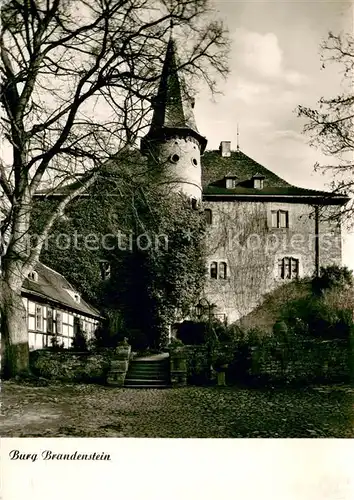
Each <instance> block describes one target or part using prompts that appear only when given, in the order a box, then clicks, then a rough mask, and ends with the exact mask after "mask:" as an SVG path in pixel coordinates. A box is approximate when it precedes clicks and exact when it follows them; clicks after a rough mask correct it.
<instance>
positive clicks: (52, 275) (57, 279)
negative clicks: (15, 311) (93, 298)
mask: <svg viewBox="0 0 354 500" xmlns="http://www.w3.org/2000/svg"><path fill="white" fill-rule="evenodd" d="M35 271H36V272H37V274H38V281H33V280H30V279H28V278H27V279H25V281H24V284H23V287H22V293H23V294H25V295H32V296H35V297H38V298H41V299H46V300H48V301H50V302H54V303H56V304H58V305H62V306H64V307H68V308H69V309H71V310H74V311H75V312H77V313H81V314H85V315H89V316H93V317H96V318H99V317H100V313H99V311H98V310H97V309H95V308H94V307H93V306H91V305H90V304H88V303H87V302H86V301H84V300H83V299H82V298H81V299H80V302H76V301H75V299H74V298H73V297H72V296H71V295H70V294H69V293H68V292H67V290H71V291H72V292H76V290H75V288H74V287H73V286H72V285H71V284H70V283H69V282H68V280H67V279H66V278H64V276H62V275H61V274H60V273H58V272H56V271H54V270H53V269H51V268H50V267H47V266H45V265H44V264H42V263H38V264H37V265H36V267H35Z"/></svg>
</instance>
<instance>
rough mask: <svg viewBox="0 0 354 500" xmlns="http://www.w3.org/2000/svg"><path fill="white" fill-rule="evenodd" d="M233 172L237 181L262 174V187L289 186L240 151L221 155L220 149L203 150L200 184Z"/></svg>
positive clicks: (214, 181) (213, 181) (205, 183)
mask: <svg viewBox="0 0 354 500" xmlns="http://www.w3.org/2000/svg"><path fill="white" fill-rule="evenodd" d="M230 174H233V175H235V176H237V178H238V181H239V183H242V182H245V181H248V180H250V179H252V177H253V176H254V175H264V177H265V179H264V187H267V186H272V187H285V186H290V184H289V183H288V182H286V181H285V180H284V179H281V178H280V177H278V176H277V175H276V174H274V173H273V172H271V171H270V170H268V169H267V168H265V167H263V165H261V164H260V163H258V162H256V161H255V160H252V158H250V157H249V156H247V155H245V154H244V153H242V151H231V155H230V156H225V157H223V156H221V153H220V151H205V153H204V155H203V157H202V184H203V186H207V185H209V184H214V183H216V182H218V181H221V180H222V179H224V177H225V176H227V175H230Z"/></svg>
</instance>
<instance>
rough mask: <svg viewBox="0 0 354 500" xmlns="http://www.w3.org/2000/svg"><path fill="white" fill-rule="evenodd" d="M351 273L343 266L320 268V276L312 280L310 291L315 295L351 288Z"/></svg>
mask: <svg viewBox="0 0 354 500" xmlns="http://www.w3.org/2000/svg"><path fill="white" fill-rule="evenodd" d="M353 284H354V283H353V272H352V271H351V270H350V269H348V268H347V267H345V266H343V267H342V266H336V265H333V266H328V267H321V269H320V276H319V277H318V278H317V277H316V278H314V279H313V280H312V289H313V291H314V292H315V293H322V292H323V291H324V290H330V289H333V288H335V289H337V291H338V292H341V291H342V290H343V289H345V288H350V287H352V286H353Z"/></svg>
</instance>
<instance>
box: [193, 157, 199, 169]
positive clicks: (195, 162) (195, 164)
mask: <svg viewBox="0 0 354 500" xmlns="http://www.w3.org/2000/svg"><path fill="white" fill-rule="evenodd" d="M192 163H193V165H194V166H195V167H196V166H197V165H198V160H197V159H196V158H192Z"/></svg>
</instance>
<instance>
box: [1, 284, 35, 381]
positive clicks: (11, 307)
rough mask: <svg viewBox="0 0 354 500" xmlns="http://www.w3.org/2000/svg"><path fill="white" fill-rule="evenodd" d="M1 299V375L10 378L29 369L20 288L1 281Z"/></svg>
mask: <svg viewBox="0 0 354 500" xmlns="http://www.w3.org/2000/svg"><path fill="white" fill-rule="evenodd" d="M1 299H2V300H1V333H2V340H3V341H2V343H1V346H2V351H3V352H2V375H3V377H4V378H11V377H14V376H16V375H21V374H23V373H27V372H28V371H29V349H28V330H27V321H26V312H25V308H24V305H23V302H22V297H21V288H20V289H18V290H16V289H13V288H10V287H9V286H6V284H4V283H3V287H2V293H1Z"/></svg>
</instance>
